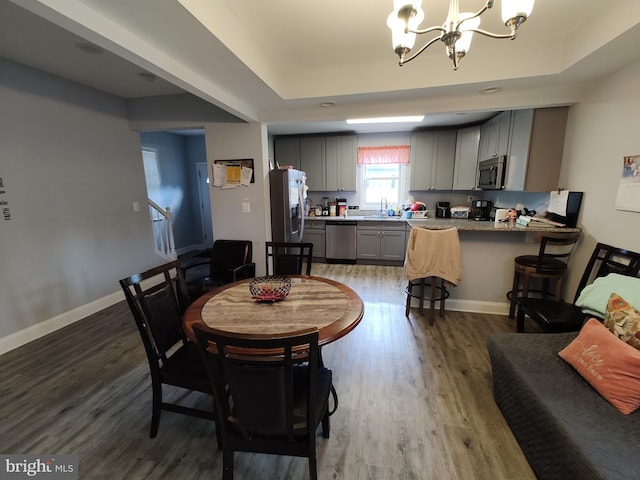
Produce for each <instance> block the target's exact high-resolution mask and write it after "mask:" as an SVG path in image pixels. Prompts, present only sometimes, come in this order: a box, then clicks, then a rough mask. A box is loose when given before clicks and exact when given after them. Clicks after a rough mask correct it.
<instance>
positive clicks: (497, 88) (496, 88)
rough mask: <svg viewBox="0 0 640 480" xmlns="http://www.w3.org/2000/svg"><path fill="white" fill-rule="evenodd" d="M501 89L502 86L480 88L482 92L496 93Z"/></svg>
mask: <svg viewBox="0 0 640 480" xmlns="http://www.w3.org/2000/svg"><path fill="white" fill-rule="evenodd" d="M500 90H502V87H487V88H485V89H484V90H482V93H496V92H499V91H500Z"/></svg>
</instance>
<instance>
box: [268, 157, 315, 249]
mask: <svg viewBox="0 0 640 480" xmlns="http://www.w3.org/2000/svg"><path fill="white" fill-rule="evenodd" d="M305 178H306V176H305V173H304V172H301V171H300V170H293V169H283V170H271V171H270V172H269V189H270V198H271V238H272V240H273V241H274V242H302V240H303V238H304V215H305V206H306V199H307V190H306V185H305V182H306V180H305Z"/></svg>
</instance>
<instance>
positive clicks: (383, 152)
mask: <svg viewBox="0 0 640 480" xmlns="http://www.w3.org/2000/svg"><path fill="white" fill-rule="evenodd" d="M386 163H401V164H405V165H406V164H408V163H409V145H393V146H387V147H358V165H377V164H386Z"/></svg>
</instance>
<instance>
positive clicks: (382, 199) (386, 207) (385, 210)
mask: <svg viewBox="0 0 640 480" xmlns="http://www.w3.org/2000/svg"><path fill="white" fill-rule="evenodd" d="M383 201H384V210H382V202H383ZM387 210H389V203H388V202H387V197H382V198H380V215H382V213H383V212H384V213H386V212H387Z"/></svg>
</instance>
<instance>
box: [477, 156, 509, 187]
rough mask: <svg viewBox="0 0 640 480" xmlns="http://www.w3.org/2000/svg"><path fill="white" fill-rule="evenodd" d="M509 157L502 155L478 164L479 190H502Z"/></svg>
mask: <svg viewBox="0 0 640 480" xmlns="http://www.w3.org/2000/svg"><path fill="white" fill-rule="evenodd" d="M506 162H507V157H506V156H504V155H502V156H499V157H493V158H490V159H489V160H483V161H481V162H480V163H478V188H479V189H480V190H502V189H503V188H504V172H505V165H506Z"/></svg>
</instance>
